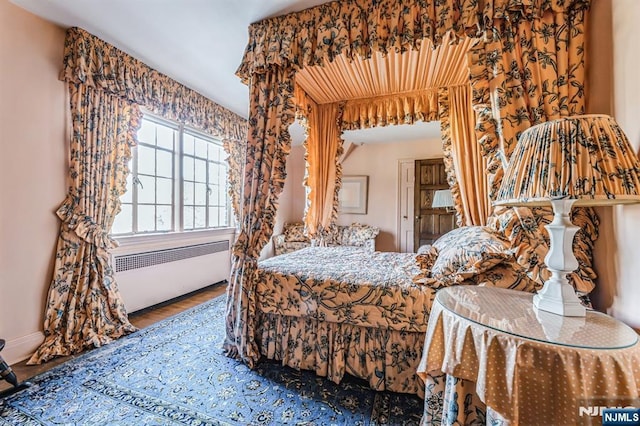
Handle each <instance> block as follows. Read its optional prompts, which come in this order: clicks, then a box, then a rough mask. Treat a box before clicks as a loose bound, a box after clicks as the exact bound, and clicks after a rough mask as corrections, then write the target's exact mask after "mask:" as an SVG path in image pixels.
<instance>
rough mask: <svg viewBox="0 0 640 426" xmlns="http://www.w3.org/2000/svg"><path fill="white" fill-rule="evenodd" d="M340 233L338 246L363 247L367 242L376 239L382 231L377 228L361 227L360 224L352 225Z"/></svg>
mask: <svg viewBox="0 0 640 426" xmlns="http://www.w3.org/2000/svg"><path fill="white" fill-rule="evenodd" d="M341 231H342V232H339V235H340V242H339V243H337V244H340V245H344V246H363V245H364V244H365V243H366V242H367V240H370V239H372V238H375V237H376V236H377V235H378V234H379V233H380V229H379V228H376V227H375V226H369V225H361V224H359V223H352V224H351V225H349V226H345V227H343V228H342V230H341Z"/></svg>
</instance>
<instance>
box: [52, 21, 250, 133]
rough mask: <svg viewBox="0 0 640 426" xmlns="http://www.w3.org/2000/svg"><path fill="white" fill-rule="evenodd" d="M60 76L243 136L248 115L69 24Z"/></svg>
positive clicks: (198, 124)
mask: <svg viewBox="0 0 640 426" xmlns="http://www.w3.org/2000/svg"><path fill="white" fill-rule="evenodd" d="M61 79H63V80H65V81H69V82H74V83H79V84H85V85H88V86H91V87H94V88H96V89H100V90H104V91H105V92H108V93H112V94H115V95H118V96H121V97H123V98H125V99H128V100H129V101H130V102H133V103H135V104H138V105H144V106H145V107H147V108H149V109H150V110H151V111H152V112H154V113H156V114H159V115H161V116H163V117H166V118H169V119H173V120H176V121H179V122H181V123H185V124H187V125H189V126H192V127H195V128H197V129H200V130H202V131H204V132H207V133H209V134H211V135H213V136H214V137H216V138H220V139H221V140H225V139H229V140H234V141H244V140H245V139H246V135H247V121H246V120H245V119H244V118H242V117H240V116H239V115H237V114H235V113H233V112H231V111H229V110H228V109H226V108H224V107H222V106H220V105H218V104H216V103H215V102H213V101H211V100H210V99H208V98H205V97H204V96H202V95H201V94H199V93H198V92H196V91H194V90H191V89H189V88H187V87H185V86H183V85H182V84H180V83H178V82H176V81H175V80H172V79H171V78H169V77H167V76H166V75H164V74H161V73H159V72H158V71H156V70H154V69H153V68H151V67H149V66H148V65H146V64H144V63H143V62H141V61H139V60H137V59H136V58H134V57H132V56H130V55H128V54H126V53H125V52H123V51H122V50H120V49H118V48H116V47H114V46H112V45H111V44H109V43H107V42H106V41H104V40H101V39H99V38H98V37H96V36H94V35H92V34H89V33H88V32H86V31H85V30H83V29H81V28H77V27H72V28H69V29H68V30H67V37H66V39H65V45H64V64H63V70H62V74H61Z"/></svg>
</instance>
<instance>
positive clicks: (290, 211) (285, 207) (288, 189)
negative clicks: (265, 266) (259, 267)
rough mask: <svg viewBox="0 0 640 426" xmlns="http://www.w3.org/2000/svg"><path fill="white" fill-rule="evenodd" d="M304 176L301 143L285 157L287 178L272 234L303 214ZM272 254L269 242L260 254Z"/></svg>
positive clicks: (296, 220)
mask: <svg viewBox="0 0 640 426" xmlns="http://www.w3.org/2000/svg"><path fill="white" fill-rule="evenodd" d="M303 178H304V148H303V147H302V146H301V145H297V146H292V147H291V152H290V153H289V157H288V158H287V178H286V179H285V181H284V189H283V190H282V194H280V198H279V200H278V203H279V204H278V213H277V214H276V223H275V224H274V227H273V235H278V234H281V233H282V228H283V226H284V224H285V223H288V222H301V221H302V216H303V215H304V204H305V193H304V186H303V185H302V180H303ZM271 256H273V244H272V243H271V242H269V244H267V245H266V246H265V247H264V249H262V252H261V254H260V258H261V259H264V258H267V257H271Z"/></svg>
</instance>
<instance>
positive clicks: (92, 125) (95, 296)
mask: <svg viewBox="0 0 640 426" xmlns="http://www.w3.org/2000/svg"><path fill="white" fill-rule="evenodd" d="M69 93H70V106H71V119H72V126H73V128H72V132H71V146H70V153H71V154H70V157H69V177H68V179H69V192H68V194H67V198H66V199H65V200H64V202H63V203H62V205H61V206H60V208H59V209H58V211H57V215H58V217H59V218H60V220H61V221H62V224H61V226H60V236H59V239H58V247H57V249H56V256H55V266H54V276H53V281H52V283H51V286H50V289H49V298H48V301H47V305H46V312H45V326H44V334H45V341H44V343H42V345H41V346H40V347H39V348H38V350H37V351H36V353H35V354H34V355H33V356H32V357H31V359H30V360H29V364H34V363H41V362H44V361H47V360H49V359H51V358H53V357H55V356H63V355H70V354H73V353H77V352H80V351H82V350H83V349H85V348H87V347H91V346H96V347H97V346H102V345H103V344H105V343H108V342H110V341H111V340H112V339H116V338H118V337H120V336H122V335H124V334H127V333H130V332H132V331H135V327H133V326H132V325H131V324H130V323H129V320H128V318H127V312H126V309H125V307H124V304H123V302H122V299H121V297H120V293H119V291H118V287H117V285H116V283H115V279H114V276H113V275H114V271H113V268H112V265H111V255H110V253H109V250H110V249H111V248H113V247H114V246H115V242H114V241H113V240H112V239H111V238H110V237H109V232H110V230H111V225H112V224H113V220H114V218H115V216H116V214H118V212H119V211H120V196H121V195H122V194H124V192H125V191H126V179H127V175H128V173H129V170H128V167H127V163H128V162H129V159H130V158H131V147H132V146H133V145H134V144H135V141H136V139H135V135H136V132H137V130H138V128H139V126H140V120H141V116H142V114H141V113H140V110H139V108H138V106H137V105H136V104H134V103H132V102H130V101H127V100H125V99H122V98H121V97H119V96H115V95H113V94H110V93H107V92H104V91H102V90H99V89H98V90H96V89H93V88H91V87H88V86H85V85H82V84H76V83H69Z"/></svg>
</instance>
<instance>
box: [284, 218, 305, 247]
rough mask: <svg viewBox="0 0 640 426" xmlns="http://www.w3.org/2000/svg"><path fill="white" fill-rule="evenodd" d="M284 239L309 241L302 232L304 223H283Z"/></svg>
mask: <svg viewBox="0 0 640 426" xmlns="http://www.w3.org/2000/svg"><path fill="white" fill-rule="evenodd" d="M283 234H284V239H285V241H289V242H304V243H307V242H309V237H307V236H306V235H305V234H304V223H287V224H286V225H284V231H283Z"/></svg>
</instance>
